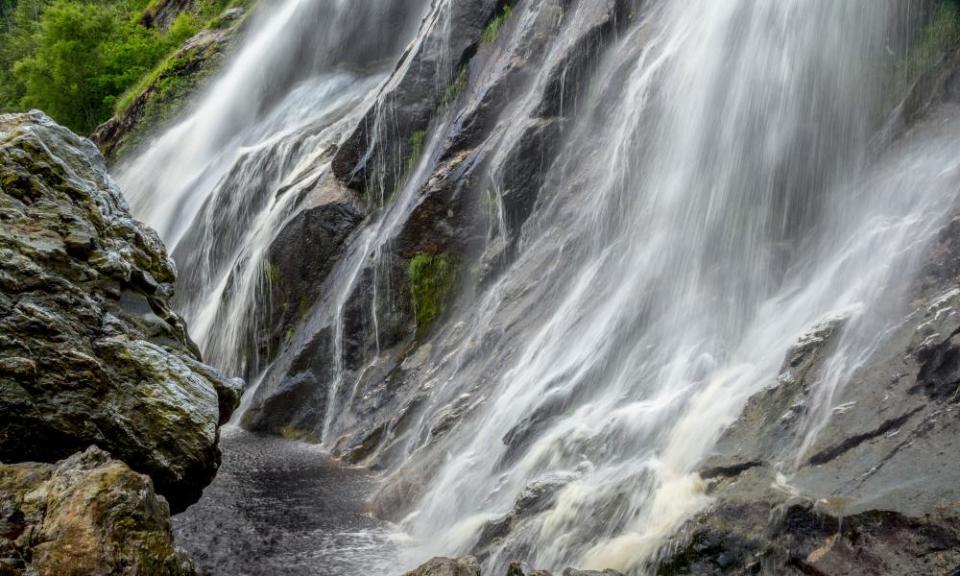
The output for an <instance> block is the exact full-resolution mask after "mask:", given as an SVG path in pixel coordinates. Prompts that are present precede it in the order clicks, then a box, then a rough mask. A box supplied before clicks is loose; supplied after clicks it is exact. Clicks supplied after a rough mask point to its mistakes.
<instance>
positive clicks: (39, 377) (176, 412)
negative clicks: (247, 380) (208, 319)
mask: <svg viewBox="0 0 960 576" xmlns="http://www.w3.org/2000/svg"><path fill="white" fill-rule="evenodd" d="M0 254H2V255H3V256H2V258H0V356H2V357H3V361H2V362H0V413H2V414H4V417H3V418H2V419H0V460H3V461H5V462H18V461H25V460H39V461H47V462H52V461H55V460H58V459H61V458H64V457H66V456H68V455H70V454H72V453H74V452H76V451H78V450H82V449H84V448H86V447H87V446H90V445H91V444H96V445H98V446H100V447H101V448H103V449H105V450H108V451H110V452H111V453H112V454H113V455H114V456H116V457H118V458H120V459H122V460H124V461H125V462H126V463H127V464H128V465H130V466H131V467H132V468H133V469H134V470H136V471H138V472H141V473H145V474H148V475H150V476H151V478H152V479H153V481H154V484H155V485H156V487H157V490H158V492H160V493H161V494H163V495H164V496H165V497H166V498H167V499H168V500H169V501H170V504H171V506H172V507H173V508H174V509H175V510H182V509H183V508H184V507H186V506H187V505H188V504H190V503H191V502H194V501H195V500H196V499H197V498H199V496H200V492H201V490H202V489H203V487H204V486H206V485H207V484H208V483H209V482H210V480H211V479H212V477H213V475H214V473H215V472H216V469H217V465H218V462H219V452H218V449H217V439H218V426H219V425H220V424H222V423H224V422H225V421H226V420H227V418H229V416H230V413H231V412H232V411H233V409H234V408H235V407H236V405H237V403H238V401H239V394H240V390H241V388H242V382H240V381H238V380H234V379H228V378H225V377H224V376H222V375H220V374H219V373H218V372H217V371H215V370H214V369H212V368H210V367H208V366H205V365H203V364H201V362H200V360H199V355H198V352H197V349H196V346H195V345H194V344H193V343H192V342H191V341H190V339H189V338H188V336H187V333H186V329H185V326H184V322H183V320H182V319H181V318H180V317H179V316H178V315H177V314H176V313H174V312H173V311H172V309H171V308H170V305H169V298H170V296H171V294H172V284H173V282H174V280H175V278H176V272H175V269H174V267H173V263H172V262H171V261H170V259H169V258H168V257H167V255H166V252H165V250H164V247H163V244H162V243H161V242H160V239H159V238H158V237H157V235H156V233H155V232H153V231H152V230H150V229H149V228H147V227H145V226H143V225H141V224H140V223H138V222H137V221H135V220H133V219H132V218H131V216H130V214H129V212H128V210H127V207H126V203H125V201H124V199H123V197H122V195H121V194H120V192H119V191H118V190H117V188H116V186H115V185H114V184H113V182H112V181H111V180H110V178H109V176H108V175H107V173H106V170H105V167H104V165H103V161H102V159H101V158H100V155H99V154H98V153H97V150H96V147H95V146H93V144H91V143H90V142H89V141H88V140H85V139H82V138H79V137H78V136H76V135H74V134H72V133H71V132H69V131H68V130H66V129H65V128H62V127H60V126H58V125H56V124H55V123H54V122H53V121H52V120H50V119H49V118H47V117H46V116H44V115H43V114H42V113H39V112H32V113H30V114H19V115H7V116H0Z"/></svg>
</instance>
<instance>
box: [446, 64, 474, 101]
mask: <svg viewBox="0 0 960 576" xmlns="http://www.w3.org/2000/svg"><path fill="white" fill-rule="evenodd" d="M468 72H469V71H468V69H467V66H466V65H464V66H461V67H460V72H458V73H457V77H456V78H455V79H454V80H453V82H451V83H450V85H449V86H447V90H446V92H444V94H443V104H444V105H445V106H449V105H451V104H453V103H454V102H456V101H457V100H459V99H460V95H461V94H463V91H464V90H466V88H467V81H468V80H469V74H468Z"/></svg>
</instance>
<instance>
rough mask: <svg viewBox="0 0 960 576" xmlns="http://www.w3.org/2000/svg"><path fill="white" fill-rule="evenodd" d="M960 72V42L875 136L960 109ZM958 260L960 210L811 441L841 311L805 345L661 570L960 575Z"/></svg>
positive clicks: (716, 459) (735, 432)
mask: <svg viewBox="0 0 960 576" xmlns="http://www.w3.org/2000/svg"><path fill="white" fill-rule="evenodd" d="M956 78H960V53H957V54H954V55H953V56H951V57H947V58H945V59H944V60H943V61H942V62H941V63H940V64H939V65H938V66H936V67H934V68H933V69H932V70H931V71H930V72H928V73H927V74H926V75H924V76H923V77H922V78H920V80H919V81H918V82H917V84H916V86H915V87H914V88H913V90H912V92H911V93H910V94H909V95H908V97H907V98H906V99H905V101H904V102H903V104H901V105H900V106H899V107H898V108H897V110H896V111H895V112H894V114H893V116H892V119H891V122H890V123H889V125H888V126H887V128H886V130H884V132H883V133H881V134H880V138H879V139H878V140H880V141H881V142H880V144H882V145H885V146H891V145H896V143H897V141H898V140H899V139H909V138H910V137H911V131H912V130H913V129H914V128H915V127H916V126H918V125H920V124H922V123H925V124H927V126H931V125H932V126H940V125H949V124H950V122H955V121H956V119H957V118H960V97H958V94H960V93H958V92H951V89H950V86H951V84H952V83H953V82H955V80H956ZM958 262H960V220H958V217H956V216H955V217H954V218H953V219H951V220H948V221H947V222H946V224H945V225H944V226H943V227H942V229H941V230H940V232H939V235H938V237H937V238H936V239H935V241H934V242H933V243H932V245H930V246H929V248H928V249H927V250H926V256H925V260H924V261H923V262H921V263H920V265H919V270H918V272H917V273H916V275H915V277H914V279H913V282H912V284H911V285H910V286H908V287H907V288H906V294H904V295H902V296H901V297H900V300H905V301H907V302H909V305H908V306H906V307H905V308H904V309H903V310H898V313H900V314H902V321H901V322H899V324H898V325H897V327H896V328H895V329H894V330H893V331H892V332H891V333H889V334H887V335H886V337H885V338H884V343H883V345H882V346H880V347H879V348H878V349H876V350H875V351H873V353H872V354H871V355H870V357H869V358H868V359H866V360H865V361H863V362H862V365H861V366H860V367H859V368H858V369H857V370H856V371H855V372H854V373H853V374H852V376H851V377H850V378H849V381H848V382H847V383H846V385H845V386H844V387H843V388H842V389H840V390H839V391H838V392H837V393H836V396H835V397H834V398H833V399H832V402H831V403H832V404H833V405H834V406H835V407H836V408H834V409H833V414H832V415H831V417H830V418H829V419H828V420H827V421H826V423H824V424H823V426H822V427H821V429H820V430H819V431H818V433H817V434H816V437H815V439H814V440H813V441H805V436H806V430H807V429H808V428H807V427H808V426H809V420H808V418H807V417H808V414H809V412H810V411H811V409H812V406H814V404H815V394H816V389H817V386H822V385H823V384H822V381H823V378H822V377H823V375H824V373H825V371H826V370H827V365H826V362H825V359H826V358H828V357H829V353H830V351H831V350H832V349H833V348H834V347H836V346H837V345H838V343H839V342H840V340H841V337H842V334H843V331H844V330H845V325H846V324H847V321H846V319H844V318H829V319H827V320H825V321H824V322H822V323H821V324H820V325H818V326H816V327H814V328H813V329H811V330H810V331H809V332H808V333H807V334H806V335H805V336H803V337H802V338H801V339H800V340H799V341H798V342H797V343H796V345H795V346H794V347H793V348H792V349H791V350H790V351H789V352H788V354H787V357H786V358H785V359H784V363H783V367H782V368H781V373H780V375H779V377H778V378H777V379H776V381H775V382H772V383H771V384H770V385H769V386H768V387H767V388H766V389H764V390H762V391H761V392H759V393H757V394H756V395H754V396H753V397H752V398H751V399H750V400H749V402H748V403H747V406H746V408H745V409H744V411H743V413H742V414H741V415H740V417H739V419H738V420H737V421H736V422H734V423H733V425H731V426H730V427H729V428H728V429H727V430H726V432H725V433H724V434H723V435H722V436H721V438H720V440H719V441H718V443H717V445H716V447H715V454H714V455H713V456H711V457H710V458H708V459H707V460H706V461H705V462H704V463H703V464H702V466H701V468H700V476H701V477H702V478H704V479H705V480H707V482H708V493H709V494H710V495H711V496H712V497H713V498H714V504H713V506H711V507H710V508H709V509H708V510H706V511H704V512H702V513H701V514H699V515H698V516H697V517H695V518H694V519H692V520H690V521H689V522H687V523H686V524H685V525H684V526H683V527H682V528H681V529H680V531H679V534H678V535H677V537H676V538H675V539H674V540H673V542H672V543H671V544H670V545H668V546H667V547H666V548H665V549H664V551H663V557H662V558H661V559H660V564H659V569H658V572H657V573H658V574H661V575H664V576H673V575H677V574H697V575H710V574H757V573H775V574H797V575H800V574H847V575H864V576H865V575H868V574H956V573H958V571H960V485H958V484H957V481H956V480H957V478H960V462H958V460H957V459H956V458H954V457H952V454H954V453H955V452H956V443H957V438H958V437H960V424H958V419H957V414H958V410H960V408H958V404H957V401H958V399H960V395H958V392H957V391H958V382H960V371H958V367H960V363H958V361H957V359H958V358H960V342H958V340H957V334H958V333H960V291H958V290H957V285H958V282H960V269H958V268H957V263H958ZM869 313H871V312H868V314H869Z"/></svg>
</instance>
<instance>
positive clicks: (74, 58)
mask: <svg viewBox="0 0 960 576" xmlns="http://www.w3.org/2000/svg"><path fill="white" fill-rule="evenodd" d="M33 44H34V50H33V51H32V53H31V54H30V55H29V56H27V57H25V58H23V59H21V60H19V61H17V62H16V64H14V66H13V76H14V78H15V79H16V80H17V81H18V82H20V83H21V84H22V86H23V95H22V97H21V98H20V99H19V105H20V107H21V108H24V109H25V108H40V109H42V110H44V111H45V112H47V113H48V114H50V116H52V117H53V118H55V119H56V120H57V121H58V122H60V123H62V124H64V125H66V126H68V127H70V128H71V129H73V130H74V131H77V132H80V133H88V132H90V131H92V130H93V129H94V128H95V127H96V126H97V124H98V123H99V122H101V121H103V120H104V119H106V118H109V117H110V114H111V111H112V107H113V102H114V100H115V99H116V97H117V96H118V95H119V94H121V93H122V92H123V91H124V90H125V89H126V88H127V87H128V86H130V85H131V84H132V83H134V82H136V80H137V79H138V78H140V77H141V76H142V75H143V74H145V73H146V72H147V71H148V70H149V69H150V68H152V67H153V66H154V65H155V64H156V63H157V62H158V61H159V60H160V59H161V58H162V57H163V56H164V55H165V54H166V52H167V51H168V49H169V46H168V45H167V43H166V42H164V41H163V38H162V37H160V36H159V35H158V34H157V33H156V32H155V31H152V30H148V29H146V28H144V27H142V26H139V25H137V24H136V22H135V21H133V19H132V18H131V17H130V15H129V14H128V13H127V11H126V10H123V9H122V8H121V7H120V6H118V5H116V4H104V3H93V2H77V1H76V0H57V1H56V2H55V3H53V4H52V5H50V6H49V7H47V8H46V10H45V11H44V12H43V15H42V16H41V18H40V22H39V25H38V26H37V28H36V30H35V32H34V34H33Z"/></svg>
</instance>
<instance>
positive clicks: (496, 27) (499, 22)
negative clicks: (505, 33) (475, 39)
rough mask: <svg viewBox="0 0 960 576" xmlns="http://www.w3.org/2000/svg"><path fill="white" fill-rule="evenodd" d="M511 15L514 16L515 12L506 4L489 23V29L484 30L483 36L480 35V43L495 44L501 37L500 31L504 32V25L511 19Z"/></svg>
mask: <svg viewBox="0 0 960 576" xmlns="http://www.w3.org/2000/svg"><path fill="white" fill-rule="evenodd" d="M511 14H513V10H512V9H511V8H510V5H509V4H504V6H503V9H502V10H500V13H499V14H497V15H496V16H494V17H493V19H492V20H490V22H489V23H487V27H486V28H484V29H483V34H481V35H480V43H481V44H493V43H494V41H496V39H497V38H498V37H499V36H500V31H501V30H503V25H504V24H506V22H507V20H509V19H510V15H511Z"/></svg>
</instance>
